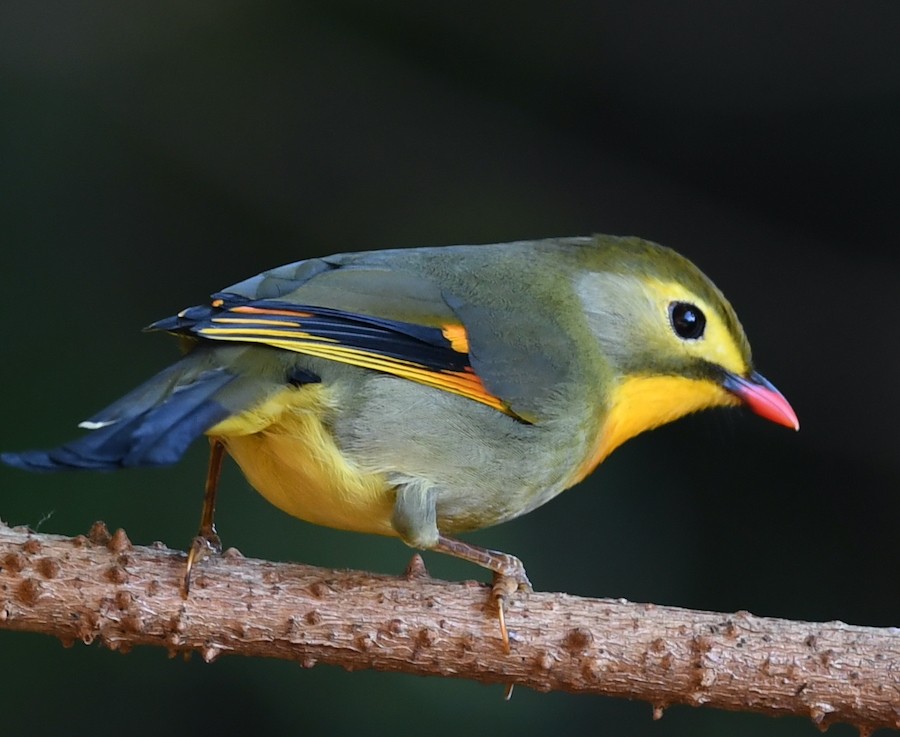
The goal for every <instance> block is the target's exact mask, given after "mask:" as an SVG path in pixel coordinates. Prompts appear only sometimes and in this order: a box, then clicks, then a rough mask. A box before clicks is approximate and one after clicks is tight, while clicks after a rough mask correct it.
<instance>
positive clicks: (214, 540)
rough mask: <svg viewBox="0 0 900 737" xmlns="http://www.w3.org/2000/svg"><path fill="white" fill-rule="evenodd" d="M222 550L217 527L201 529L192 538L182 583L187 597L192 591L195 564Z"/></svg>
mask: <svg viewBox="0 0 900 737" xmlns="http://www.w3.org/2000/svg"><path fill="white" fill-rule="evenodd" d="M221 552H222V541H221V540H220V539H219V536H218V535H217V534H216V531H215V528H213V529H210V530H200V532H198V533H197V536H196V537H195V538H194V539H193V540H191V547H190V549H189V550H188V559H187V565H185V569H184V580H183V582H182V585H181V595H182V597H183V598H185V599H186V598H187V596H188V594H189V593H190V591H191V573H192V571H193V569H194V566H195V565H196V564H197V563H199V562H200V561H202V560H203V559H204V558H208V557H209V556H211V555H219V554H221Z"/></svg>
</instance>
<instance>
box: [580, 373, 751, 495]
mask: <svg viewBox="0 0 900 737" xmlns="http://www.w3.org/2000/svg"><path fill="white" fill-rule="evenodd" d="M737 404H740V402H739V401H738V400H737V398H736V397H735V396H734V395H732V394H730V393H729V392H727V391H725V390H724V389H723V388H722V387H721V386H719V385H718V384H716V383H715V382H712V381H709V380H705V379H690V378H686V377H683V376H632V377H628V378H625V379H623V380H622V381H621V382H620V383H619V384H618V385H617V386H616V387H615V388H614V389H613V391H612V392H611V395H610V397H609V404H608V405H607V406H608V408H609V409H608V410H607V412H606V417H605V418H604V419H603V420H602V421H601V423H600V432H599V433H598V435H597V439H596V441H595V443H594V445H593V447H592V449H591V451H590V453H589V454H588V456H587V457H586V458H585V460H584V461H583V462H582V463H581V464H580V465H579V466H578V468H577V469H576V470H575V472H574V474H573V475H572V477H571V479H570V481H571V484H576V483H578V482H579V481H581V480H582V479H584V478H585V477H586V476H587V475H588V474H590V473H591V471H593V470H594V469H595V468H596V467H597V466H598V465H599V464H600V463H601V462H602V461H603V460H604V459H605V458H606V457H607V456H608V455H609V454H610V453H612V452H613V451H614V450H615V449H616V448H618V447H619V446H620V445H621V444H622V443H624V442H625V441H626V440H628V439H629V438H633V437H634V436H635V435H639V434H640V433H642V432H644V431H645V430H652V429H653V428H654V427H659V426H660V425H665V424H666V423H667V422H672V421H673V420H677V419H678V418H679V417H683V416H684V415H687V414H690V413H692V412H697V411H699V410H702V409H708V408H710V407H724V406H733V405H737Z"/></svg>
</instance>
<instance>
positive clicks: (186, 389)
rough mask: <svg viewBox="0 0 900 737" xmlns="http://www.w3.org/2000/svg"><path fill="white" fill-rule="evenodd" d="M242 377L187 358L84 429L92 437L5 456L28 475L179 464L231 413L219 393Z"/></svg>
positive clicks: (99, 414) (103, 412) (116, 403)
mask: <svg viewBox="0 0 900 737" xmlns="http://www.w3.org/2000/svg"><path fill="white" fill-rule="evenodd" d="M237 378H239V377H238V376H237V375H236V374H234V373H230V372H228V371H227V370H226V369H224V368H221V367H219V368H206V369H205V370H200V371H198V370H197V368H196V362H192V361H191V356H187V357H185V358H184V359H182V361H179V362H178V363H176V364H175V365H174V366H171V367H169V368H168V369H165V370H164V371H162V372H160V373H159V374H157V375H156V376H155V377H153V378H152V379H150V381H148V382H146V383H145V384H143V385H142V386H140V387H138V388H137V389H135V390H134V391H133V392H131V393H130V394H128V395H126V396H125V397H123V398H122V399H120V400H118V401H117V402H115V403H113V404H112V405H110V406H109V407H108V408H107V409H105V410H103V411H101V412H99V413H98V414H97V415H95V416H94V418H92V419H91V420H89V421H88V422H86V423H83V424H84V425H87V426H88V427H89V428H91V427H93V428H96V429H93V430H92V432H91V433H89V434H88V435H85V436H83V437H81V438H78V439H77V440H74V441H72V442H70V443H66V444H65V445H62V446H60V447H58V448H53V449H51V450H28V451H24V452H21V453H2V454H0V460H2V461H3V463H5V464H7V465H9V466H14V467H16V468H22V469H25V470H29V471H60V470H65V469H76V468H77V469H104V470H111V469H116V468H123V467H129V466H160V465H168V464H171V463H175V462H176V461H177V460H178V459H179V458H181V456H182V455H183V454H184V452H185V451H186V450H187V447H188V446H189V445H190V444H191V442H193V441H194V440H195V439H196V438H197V437H198V436H200V435H202V434H203V433H204V432H205V431H206V430H208V429H209V428H210V427H212V426H213V425H215V424H216V423H218V422H220V421H221V420H224V419H225V418H226V417H228V416H229V415H231V414H232V413H233V412H234V411H235V409H234V408H233V407H232V408H227V407H225V406H224V405H223V404H221V403H220V402H218V401H217V400H216V394H217V393H218V392H220V391H221V390H222V389H223V388H225V387H226V386H228V385H229V384H231V382H233V381H234V380H235V379H237Z"/></svg>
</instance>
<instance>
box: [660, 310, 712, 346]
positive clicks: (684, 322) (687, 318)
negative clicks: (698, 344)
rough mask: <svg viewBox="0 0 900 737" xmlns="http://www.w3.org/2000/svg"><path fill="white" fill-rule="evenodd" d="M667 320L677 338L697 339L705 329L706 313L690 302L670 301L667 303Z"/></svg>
mask: <svg viewBox="0 0 900 737" xmlns="http://www.w3.org/2000/svg"><path fill="white" fill-rule="evenodd" d="M669 322H671V323H672V329H673V330H674V331H675V334H676V335H677V336H678V337H679V338H684V339H685V340H697V339H698V338H702V337H703V331H704V330H705V329H706V315H704V314H703V311H702V310H701V309H700V308H699V307H697V305H692V304H691V303H690V302H672V304H670V305H669Z"/></svg>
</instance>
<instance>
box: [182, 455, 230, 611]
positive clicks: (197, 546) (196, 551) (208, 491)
mask: <svg viewBox="0 0 900 737" xmlns="http://www.w3.org/2000/svg"><path fill="white" fill-rule="evenodd" d="M224 455H225V444H224V443H223V442H222V441H221V440H219V439H218V438H210V439H209V468H208V470H207V472H206V486H205V487H204V489H203V511H202V512H201V513H200V529H199V531H198V532H197V536H196V537H195V538H194V539H193V540H191V549H190V550H189V551H188V559H187V566H186V567H185V571H184V583H183V585H182V588H181V592H182V596H184V597H185V598H187V595H188V593H189V592H190V590H191V570H192V568H193V567H194V564H195V563H199V562H200V561H201V560H203V559H204V558H205V557H206V556H208V555H210V554H211V553H221V552H222V541H221V540H219V536H218V535H217V534H216V525H215V522H214V520H213V518H214V516H215V513H216V492H217V491H218V489H219V476H220V475H221V473H222V458H223V457H224Z"/></svg>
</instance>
